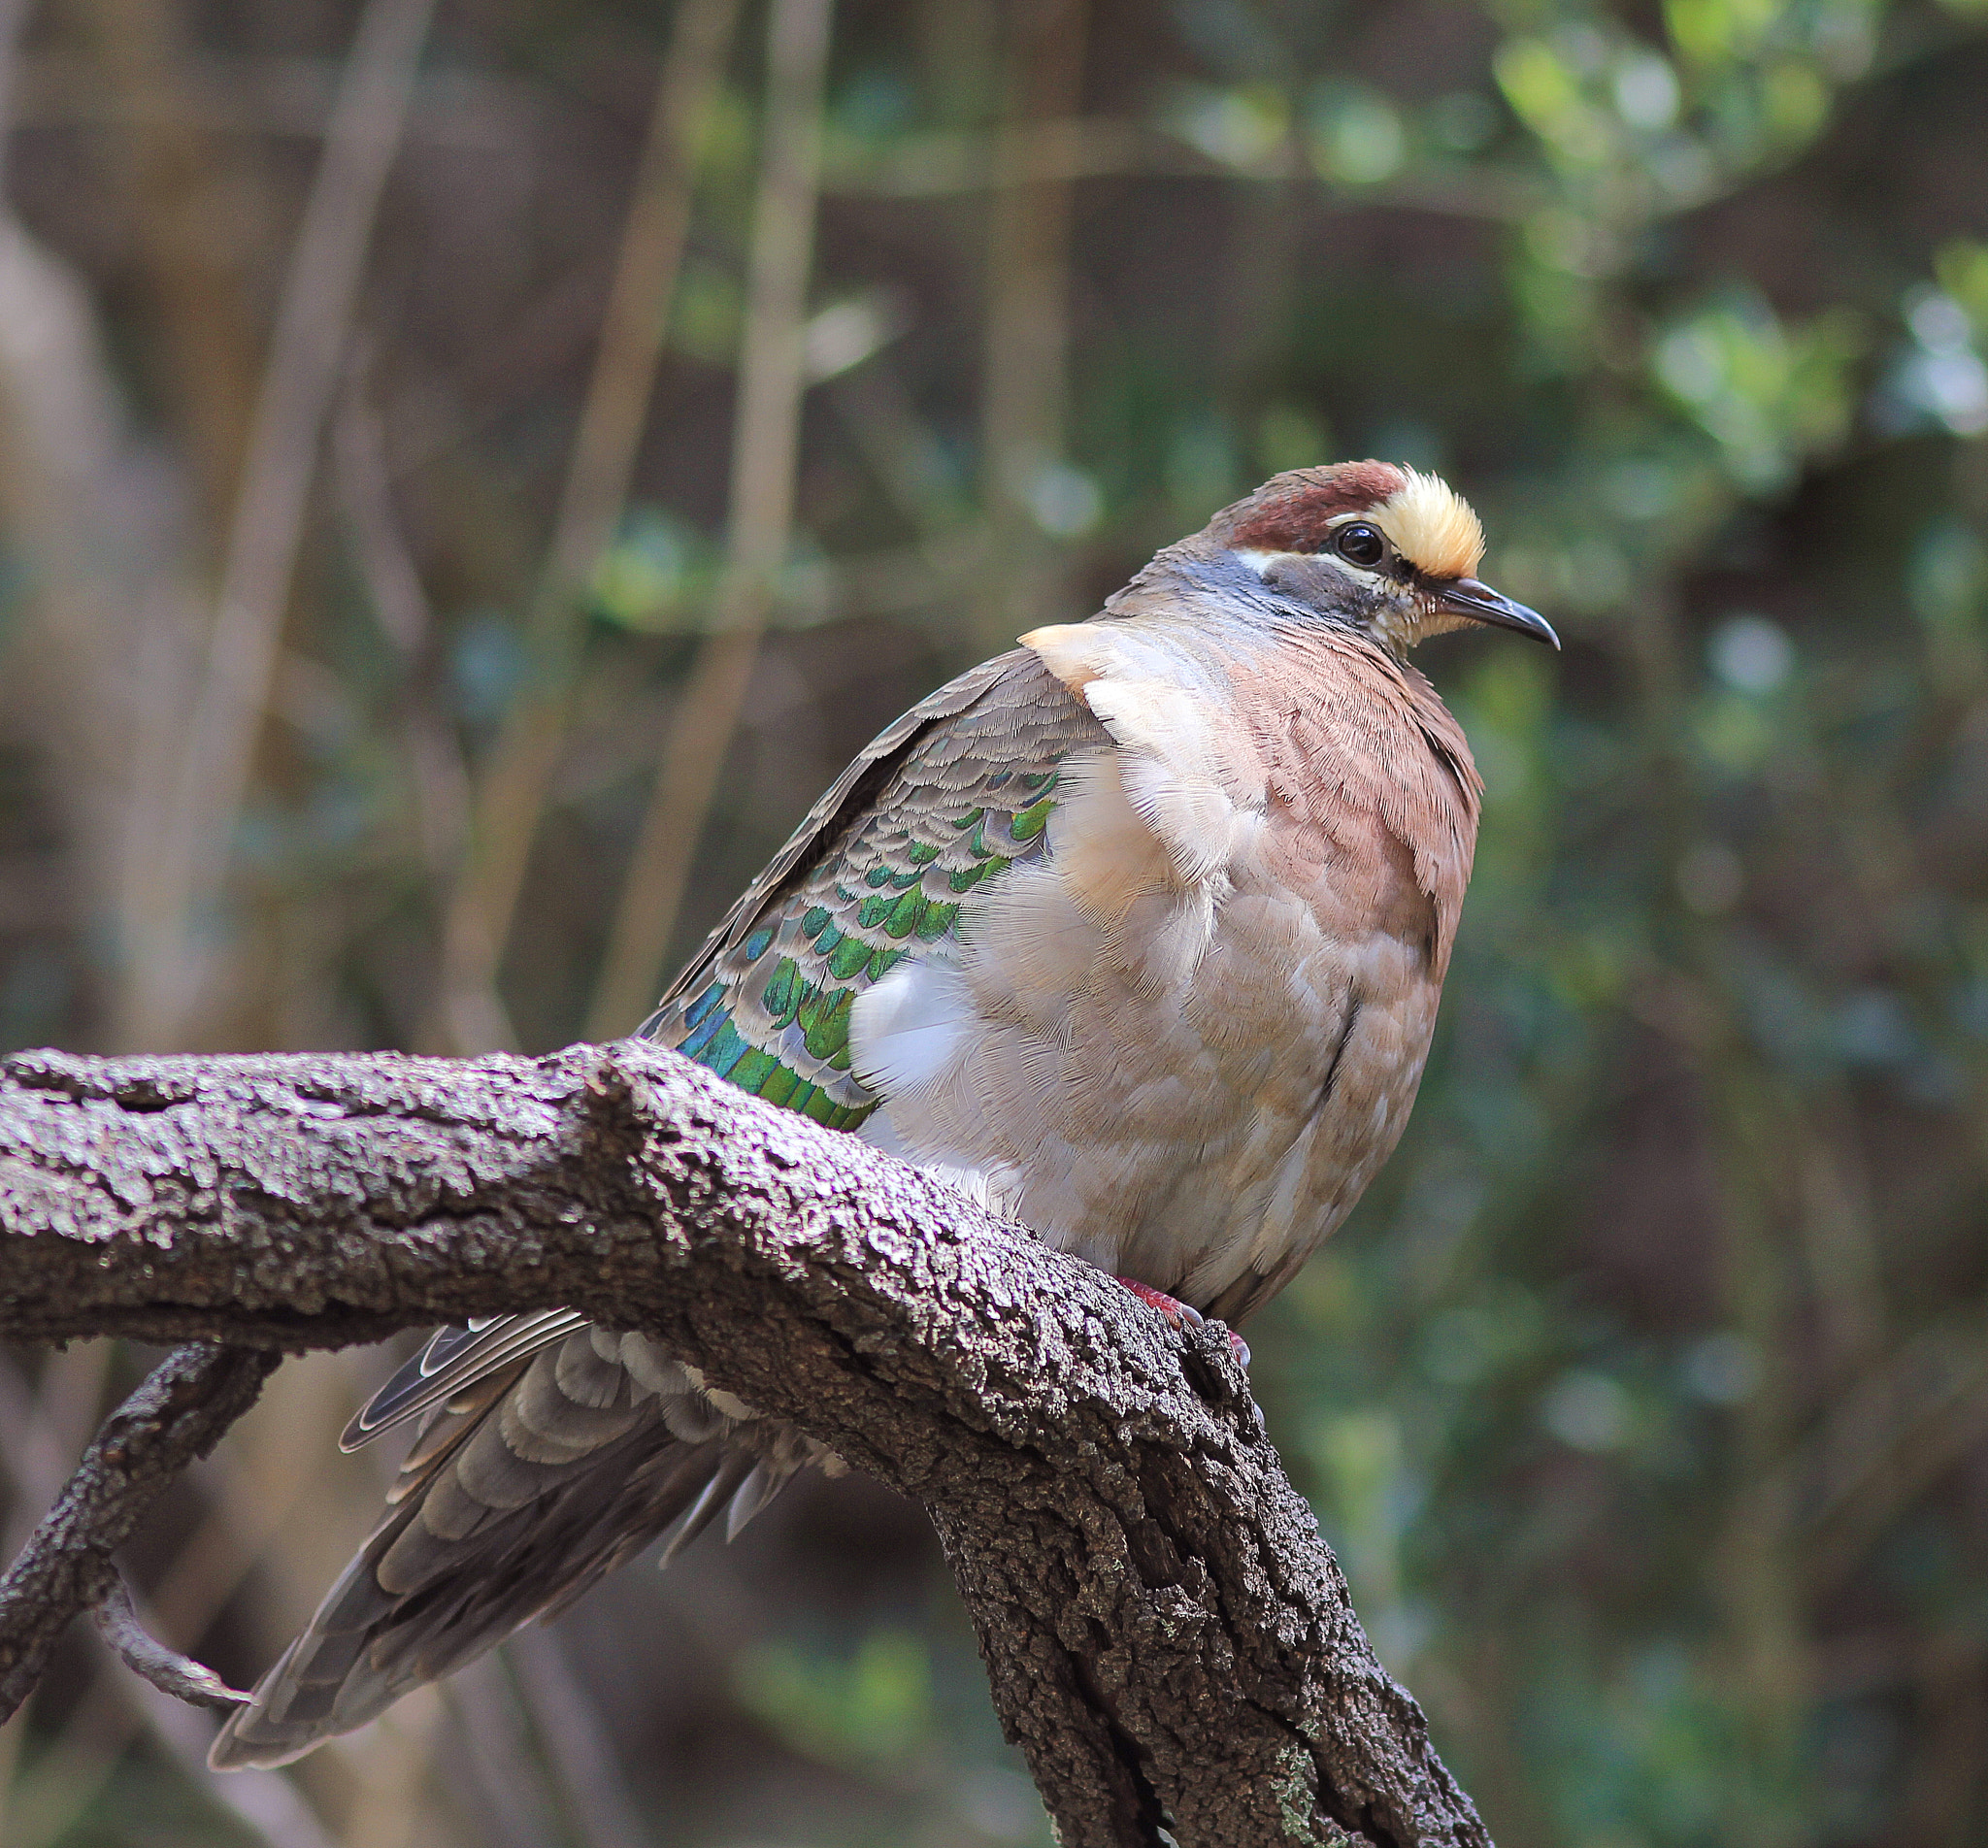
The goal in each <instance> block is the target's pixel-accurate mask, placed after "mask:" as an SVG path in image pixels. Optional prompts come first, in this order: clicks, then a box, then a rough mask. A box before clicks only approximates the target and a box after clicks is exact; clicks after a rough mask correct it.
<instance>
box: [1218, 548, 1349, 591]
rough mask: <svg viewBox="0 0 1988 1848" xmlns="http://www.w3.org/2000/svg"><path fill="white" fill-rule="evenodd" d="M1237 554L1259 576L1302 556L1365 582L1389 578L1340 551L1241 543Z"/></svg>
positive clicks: (1311, 561) (1262, 576) (1310, 561)
mask: <svg viewBox="0 0 1988 1848" xmlns="http://www.w3.org/2000/svg"><path fill="white" fill-rule="evenodd" d="M1236 556H1237V557H1238V558H1240V559H1241V560H1242V561H1243V564H1245V565H1247V566H1248V567H1249V569H1250V570H1251V571H1253V572H1254V573H1255V574H1256V575H1257V576H1258V577H1259V578H1268V577H1269V576H1270V574H1271V572H1272V570H1273V568H1274V567H1276V565H1277V564H1278V563H1279V562H1280V561H1281V560H1283V559H1286V558H1301V559H1303V560H1305V561H1306V562H1307V563H1308V564H1314V565H1316V564H1327V565H1331V566H1332V567H1333V568H1334V569H1335V570H1336V571H1342V572H1344V573H1345V574H1346V576H1347V577H1348V578H1359V579H1360V580H1361V581H1362V582H1363V583H1370V584H1377V583H1380V582H1382V581H1384V580H1386V579H1387V574H1386V573H1385V572H1380V571H1369V570H1367V569H1366V567H1365V566H1362V565H1356V564H1354V563H1353V561H1352V560H1351V559H1349V558H1342V557H1341V555H1340V554H1339V553H1338V552H1322V551H1321V552H1267V551H1258V550H1255V549H1254V548H1252V547H1244V546H1241V545H1239V546H1237V547H1236Z"/></svg>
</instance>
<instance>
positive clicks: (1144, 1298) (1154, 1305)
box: [1116, 1277, 1249, 1367]
mask: <svg viewBox="0 0 1988 1848" xmlns="http://www.w3.org/2000/svg"><path fill="white" fill-rule="evenodd" d="M1116 1281H1117V1282H1119V1283H1122V1284H1123V1285H1124V1286H1125V1287H1126V1288H1127V1289H1128V1290H1130V1291H1131V1292H1132V1294H1133V1295H1134V1296H1136V1297H1137V1298H1139V1300H1140V1301H1141V1302H1142V1303H1143V1304H1145V1305H1146V1307H1147V1308H1149V1309H1157V1310H1159V1312H1160V1313H1161V1314H1162V1315H1164V1316H1165V1317H1166V1318H1167V1320H1168V1321H1169V1322H1171V1323H1172V1324H1173V1325H1174V1326H1175V1327H1176V1328H1199V1327H1201V1325H1202V1324H1203V1323H1204V1322H1206V1321H1207V1320H1208V1317H1207V1316H1205V1315H1203V1314H1202V1312H1201V1311H1200V1310H1199V1309H1197V1308H1196V1307H1195V1306H1194V1305H1193V1304H1191V1303H1183V1302H1181V1301H1180V1299H1179V1298H1178V1297H1176V1296H1169V1295H1168V1294H1167V1293H1166V1291H1164V1290H1155V1289H1154V1288H1153V1286H1152V1285H1151V1284H1149V1283H1141V1282H1140V1281H1139V1279H1138V1278H1137V1277H1118V1278H1117V1279H1116ZM1228 1335H1229V1349H1230V1352H1232V1353H1233V1354H1234V1355H1235V1356H1236V1358H1237V1360H1239V1361H1240V1362H1242V1364H1243V1366H1244V1367H1247V1366H1248V1365H1249V1343H1248V1342H1247V1341H1245V1340H1244V1339H1243V1337H1242V1336H1240V1335H1238V1334H1237V1333H1236V1331H1235V1330H1234V1329H1231V1330H1229V1331H1228Z"/></svg>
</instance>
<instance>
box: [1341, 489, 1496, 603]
mask: <svg viewBox="0 0 1988 1848" xmlns="http://www.w3.org/2000/svg"><path fill="white" fill-rule="evenodd" d="M1402 473H1403V474H1404V475H1405V476H1407V477H1408V485H1407V486H1406V487H1404V488H1403V489H1402V490H1401V491H1400V492H1399V493H1397V494H1393V495H1390V496H1389V497H1388V498H1387V499H1386V500H1384V501H1382V502H1381V503H1380V504H1379V505H1378V506H1377V507H1375V509H1374V511H1373V512H1371V513H1370V514H1368V516H1367V517H1368V518H1369V519H1371V520H1372V521H1373V522H1374V523H1375V525H1376V526H1377V527H1379V528H1380V530H1381V531H1382V532H1383V533H1385V534H1386V535H1387V536H1388V538H1389V539H1390V540H1391V541H1392V542H1393V544H1394V548H1395V550H1396V551H1398V552H1400V553H1401V555H1402V556H1403V557H1404V558H1406V559H1407V560H1408V563H1409V564H1411V565H1413V566H1414V567H1415V569H1416V570H1417V571H1420V572H1425V573H1426V574H1427V575H1428V576H1429V577H1431V578H1470V577H1474V575H1475V573H1476V570H1477V565H1478V563H1479V561H1480V560H1481V559H1482V558H1483V556H1484V529H1483V527H1482V526H1480V525H1479V524H1478V523H1477V516H1476V514H1474V512H1471V509H1470V504H1469V503H1468V502H1467V501H1466V500H1465V499H1464V498H1463V496H1462V495H1461V494H1459V493H1458V492H1457V491H1456V489H1455V488H1453V487H1451V486H1450V484H1449V483H1448V482H1447V481H1444V480H1442V479H1440V478H1439V477H1437V476H1434V475H1422V474H1419V473H1418V472H1417V471H1416V470H1414V469H1404V470H1403V471H1402Z"/></svg>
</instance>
